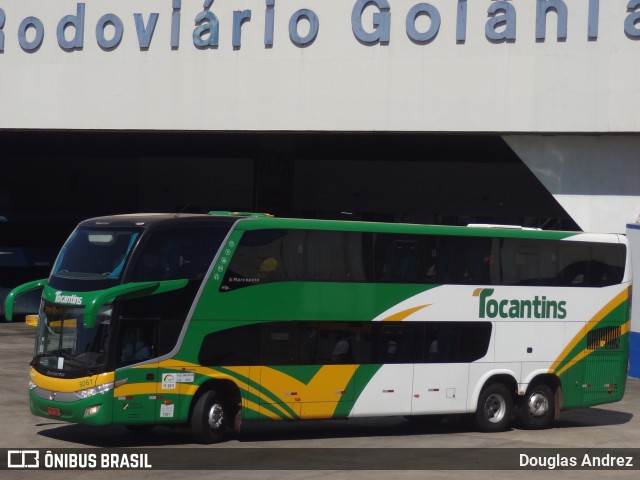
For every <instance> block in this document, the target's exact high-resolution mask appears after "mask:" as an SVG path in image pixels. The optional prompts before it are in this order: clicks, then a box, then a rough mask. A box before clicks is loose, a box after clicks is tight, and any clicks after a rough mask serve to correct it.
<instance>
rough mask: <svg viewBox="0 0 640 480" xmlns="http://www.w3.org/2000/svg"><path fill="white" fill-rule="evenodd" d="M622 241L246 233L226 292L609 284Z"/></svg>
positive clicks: (619, 262)
mask: <svg viewBox="0 0 640 480" xmlns="http://www.w3.org/2000/svg"><path fill="white" fill-rule="evenodd" d="M624 266H625V247H624V245H620V244H603V243H591V242H572V241H556V240H536V239H518V238H498V237H456V236H448V235H440V236H438V235H409V234H392V233H375V234H369V233H361V232H337V231H321V230H258V231H249V232H246V233H245V234H244V235H243V237H242V239H241V240H240V245H239V246H238V248H237V251H236V253H235V255H234V257H233V258H232V260H231V265H230V266H229V268H228V270H227V273H226V274H225V278H224V280H223V283H222V286H221V291H229V290H233V289H236V288H240V287H245V286H251V285H257V284H263V283H270V282H284V281H308V282H376V283H406V284H409V283H413V284H454V285H455V284H458V285H531V286H585V287H601V286H606V285H613V284H616V283H619V282H621V281H622V276H623V274H624Z"/></svg>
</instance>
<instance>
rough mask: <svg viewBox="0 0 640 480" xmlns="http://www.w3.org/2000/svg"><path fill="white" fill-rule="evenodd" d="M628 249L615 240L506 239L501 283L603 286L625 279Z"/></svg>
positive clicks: (503, 247)
mask: <svg viewBox="0 0 640 480" xmlns="http://www.w3.org/2000/svg"><path fill="white" fill-rule="evenodd" d="M625 253H626V248H625V246H624V245H621V244H615V243H587V242H584V243H582V242H572V241H566V242H554V241H549V240H526V239H503V240H501V248H500V265H501V271H502V280H501V283H502V284H504V285H541V286H544V285H549V286H562V287H578V286H583V287H603V286H607V285H614V284H617V283H620V282H621V281H622V277H623V275H624V263H625Z"/></svg>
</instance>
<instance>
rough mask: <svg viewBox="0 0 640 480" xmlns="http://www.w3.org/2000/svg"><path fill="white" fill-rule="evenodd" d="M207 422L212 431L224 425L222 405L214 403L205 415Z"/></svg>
mask: <svg viewBox="0 0 640 480" xmlns="http://www.w3.org/2000/svg"><path fill="white" fill-rule="evenodd" d="M207 422H208V423H209V427H210V428H211V429H212V430H220V429H221V428H222V426H223V425H224V410H223V408H222V405H220V404H218V403H214V404H213V405H211V408H210V409H209V413H208V414H207Z"/></svg>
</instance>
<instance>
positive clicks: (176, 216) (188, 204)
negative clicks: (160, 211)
mask: <svg viewBox="0 0 640 480" xmlns="http://www.w3.org/2000/svg"><path fill="white" fill-rule="evenodd" d="M190 206H191V203H189V202H187V204H186V205H185V206H184V207H182V210H180V211H179V212H178V213H176V214H175V215H174V218H178V217H179V216H180V215H182V214H183V213H184V211H185V210H186V209H187V208H189V207H190Z"/></svg>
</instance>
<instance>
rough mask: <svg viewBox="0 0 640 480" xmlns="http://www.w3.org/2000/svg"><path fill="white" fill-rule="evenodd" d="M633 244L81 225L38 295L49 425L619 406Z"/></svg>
mask: <svg viewBox="0 0 640 480" xmlns="http://www.w3.org/2000/svg"><path fill="white" fill-rule="evenodd" d="M629 265H630V262H629V258H628V255H627V243H626V239H625V237H624V236H620V235H606V234H584V233H576V232H549V231H541V230H529V229H522V228H499V227H492V226H472V227H448V226H424V225H408V224H382V223H367V222H343V221H322V220H303V219H284V218H282V219H281V218H272V217H270V216H265V215H253V214H232V213H228V212H227V213H224V212H212V213H211V214H210V215H170V214H145V215H142V214H140V215H118V216H111V217H101V218H94V219H90V220H86V221H83V222H82V223H80V224H79V225H78V227H77V228H76V229H75V231H74V232H73V233H72V234H71V236H70V237H69V239H68V240H67V242H66V243H65V245H64V247H63V248H62V250H61V251H60V253H59V255H58V258H57V260H56V262H55V265H54V267H53V269H52V272H51V275H50V277H49V278H48V279H45V280H41V281H36V282H30V283H28V284H25V285H23V286H21V287H18V288H17V289H15V290H14V291H13V292H12V293H11V294H10V295H9V297H8V300H7V305H6V311H7V317H8V318H10V317H11V312H12V305H13V301H14V299H15V297H16V296H17V295H20V294H22V293H24V292H27V291H30V290H33V289H36V288H41V287H43V293H42V302H41V306H40V311H39V321H38V327H37V333H36V341H35V352H34V358H33V361H32V363H31V371H30V382H29V385H30V390H29V403H30V407H31V411H32V413H33V414H34V415H37V416H42V417H46V418H54V419H56V420H64V421H68V422H74V423H82V424H91V425H111V424H122V425H126V426H127V427H129V428H130V429H132V430H146V429H149V428H151V426H153V425H170V424H172V425H173V424H178V425H189V426H190V427H191V428H192V430H193V433H194V436H195V438H196V440H197V441H198V442H202V443H211V442H216V441H219V440H220V439H221V438H222V437H223V435H224V433H225V431H226V430H227V429H230V428H235V429H239V428H240V425H241V423H242V422H243V421H251V420H285V419H286V420H291V419H313V418H346V417H362V416H390V415H402V416H408V417H414V416H415V417H419V418H423V417H424V416H426V415H436V416H441V415H451V414H469V415H470V416H473V418H474V419H475V423H476V424H477V427H478V428H479V429H480V430H481V431H486V432H492V431H500V430H504V429H507V428H509V427H510V426H511V425H512V424H516V425H519V426H522V427H523V428H545V427H547V426H549V425H550V423H551V422H552V421H553V420H554V419H557V418H558V415H559V412H560V410H561V409H563V408H574V407H582V406H587V405H596V404H601V403H606V402H614V401H618V400H620V399H621V398H622V396H623V394H624V390H625V384H626V371H627V361H628V352H629V326H630V323H629V318H630V317H629V300H630V297H629V291H630V288H631V271H630V267H629Z"/></svg>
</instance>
